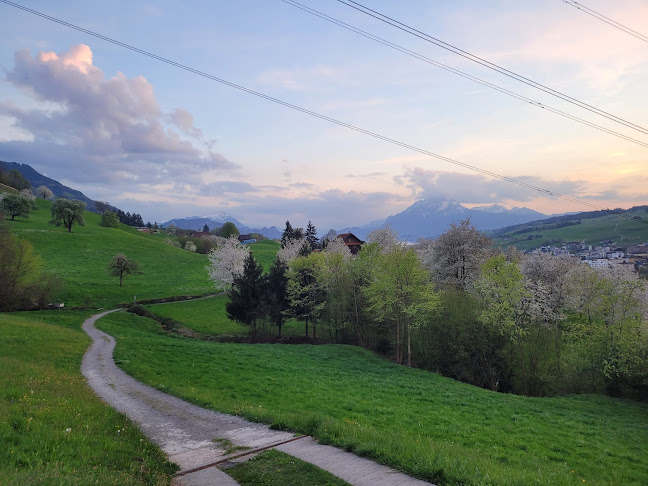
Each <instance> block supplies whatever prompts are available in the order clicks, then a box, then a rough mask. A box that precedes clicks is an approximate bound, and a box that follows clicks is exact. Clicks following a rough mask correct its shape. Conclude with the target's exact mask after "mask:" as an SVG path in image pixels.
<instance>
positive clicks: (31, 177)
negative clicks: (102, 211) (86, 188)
mask: <svg viewBox="0 0 648 486" xmlns="http://www.w3.org/2000/svg"><path fill="white" fill-rule="evenodd" d="M0 168H1V169H4V170H6V171H11V170H17V171H18V172H20V173H21V174H22V176H23V177H24V178H25V179H27V180H28V181H29V183H30V184H31V185H32V187H33V188H34V189H36V188H38V187H40V186H45V187H47V188H49V189H50V190H51V191H52V192H53V193H54V196H56V197H63V198H65V199H78V200H79V201H83V202H84V203H86V210H87V211H93V212H96V210H95V203H94V201H93V200H92V199H90V198H89V197H88V196H86V195H85V194H83V193H82V192H81V191H77V190H75V189H72V188H70V187H68V186H64V185H63V184H61V183H60V182H59V181H55V180H54V179H50V178H49V177H47V176H44V175H43V174H41V173H40V172H38V171H36V170H34V169H33V168H32V167H31V166H30V165H27V164H19V163H18V162H3V161H2V160H0Z"/></svg>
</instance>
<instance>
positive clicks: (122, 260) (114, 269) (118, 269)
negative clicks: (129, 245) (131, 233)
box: [108, 253, 142, 287]
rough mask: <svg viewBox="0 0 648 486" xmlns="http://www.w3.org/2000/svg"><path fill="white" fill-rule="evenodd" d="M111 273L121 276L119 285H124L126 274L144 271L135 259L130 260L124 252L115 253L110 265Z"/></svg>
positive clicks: (114, 275)
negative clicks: (140, 269)
mask: <svg viewBox="0 0 648 486" xmlns="http://www.w3.org/2000/svg"><path fill="white" fill-rule="evenodd" d="M108 270H109V272H110V275H112V276H113V277H119V286H120V287H122V286H123V283H124V277H125V276H126V275H131V274H136V273H142V272H140V271H139V265H138V264H137V262H136V261H134V260H129V259H128V257H127V256H126V255H124V254H123V253H118V254H117V255H115V256H114V257H113V259H112V261H111V262H110V264H109V265H108Z"/></svg>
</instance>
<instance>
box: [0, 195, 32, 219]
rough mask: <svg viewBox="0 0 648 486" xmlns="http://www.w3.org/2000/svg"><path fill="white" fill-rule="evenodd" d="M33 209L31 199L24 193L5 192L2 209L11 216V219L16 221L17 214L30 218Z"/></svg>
mask: <svg viewBox="0 0 648 486" xmlns="http://www.w3.org/2000/svg"><path fill="white" fill-rule="evenodd" d="M31 209H32V203H31V201H30V200H29V199H27V198H26V197H24V196H23V195H22V194H5V195H4V197H3V198H2V201H0V211H2V212H4V213H6V214H7V216H10V217H11V221H15V219H16V216H21V217H23V218H29V213H30V212H31Z"/></svg>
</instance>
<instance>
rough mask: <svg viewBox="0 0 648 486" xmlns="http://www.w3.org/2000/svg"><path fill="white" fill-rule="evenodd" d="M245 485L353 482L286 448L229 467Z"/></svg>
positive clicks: (328, 485) (343, 485) (334, 485)
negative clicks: (301, 458) (305, 460)
mask: <svg viewBox="0 0 648 486" xmlns="http://www.w3.org/2000/svg"><path fill="white" fill-rule="evenodd" d="M226 471H227V474H229V475H230V476H232V477H233V478H234V479H236V481H238V483H239V484H240V485H241V486H303V485H304V484H308V485H309V486H349V483H347V482H346V481H343V480H341V479H340V478H338V477H335V476H333V475H332V474H331V473H329V472H326V471H324V470H323V469H320V468H318V467H316V466H313V465H312V464H309V463H307V462H304V461H302V460H300V459H297V458H296V457H292V456H290V455H288V454H284V453H283V452H279V451H275V450H269V451H266V452H263V453H262V454H259V455H258V456H256V457H255V458H253V459H250V460H249V461H245V462H241V463H239V464H237V465H236V466H233V467H230V468H227V469H226Z"/></svg>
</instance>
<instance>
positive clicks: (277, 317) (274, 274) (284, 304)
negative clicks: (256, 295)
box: [264, 258, 290, 338]
mask: <svg viewBox="0 0 648 486" xmlns="http://www.w3.org/2000/svg"><path fill="white" fill-rule="evenodd" d="M287 271H288V264H287V263H286V262H285V261H284V260H282V259H281V258H277V259H276V260H275V262H274V264H273V265H272V268H270V274H269V275H268V277H267V279H266V286H265V293H264V295H265V299H264V300H265V308H266V313H267V316H268V318H269V319H270V322H271V323H272V324H273V325H275V326H277V329H278V330H279V338H281V327H282V326H283V323H284V321H285V320H286V315H285V314H286V311H287V310H288V309H289V308H290V302H289V301H288V291H287V286H288V276H287V275H286V272H287Z"/></svg>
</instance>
